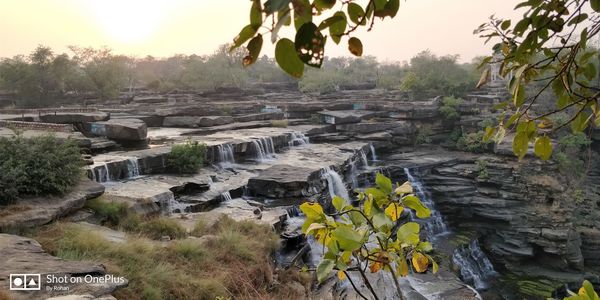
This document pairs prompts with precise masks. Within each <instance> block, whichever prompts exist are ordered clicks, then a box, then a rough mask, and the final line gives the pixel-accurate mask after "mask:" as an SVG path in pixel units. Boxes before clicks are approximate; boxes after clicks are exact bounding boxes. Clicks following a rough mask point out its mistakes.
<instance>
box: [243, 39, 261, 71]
mask: <svg viewBox="0 0 600 300" xmlns="http://www.w3.org/2000/svg"><path fill="white" fill-rule="evenodd" d="M262 45H263V37H262V35H261V34H258V35H257V36H255V37H254V38H253V39H251V40H250V42H249V43H248V46H247V47H246V48H247V49H248V55H246V57H244V61H243V65H244V67H247V66H249V65H251V64H253V63H255V62H256V61H257V60H258V56H259V55H260V51H261V49H262Z"/></svg>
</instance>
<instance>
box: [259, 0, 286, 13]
mask: <svg viewBox="0 0 600 300" xmlns="http://www.w3.org/2000/svg"><path fill="white" fill-rule="evenodd" d="M290 1H291V0H268V1H267V2H265V12H266V13H267V14H268V15H270V14H273V13H275V12H277V11H280V10H282V9H284V8H286V7H288V6H289V5H290Z"/></svg>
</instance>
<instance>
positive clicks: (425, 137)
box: [415, 125, 433, 145]
mask: <svg viewBox="0 0 600 300" xmlns="http://www.w3.org/2000/svg"><path fill="white" fill-rule="evenodd" d="M431 135H433V129H431V125H423V126H421V127H420V128H419V129H418V130H417V136H416V137H415V144H417V145H423V144H430V143H431Z"/></svg>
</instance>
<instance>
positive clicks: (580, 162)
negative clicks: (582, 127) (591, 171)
mask: <svg viewBox="0 0 600 300" xmlns="http://www.w3.org/2000/svg"><path fill="white" fill-rule="evenodd" d="M591 144H592V141H591V140H590V139H589V138H588V137H587V136H586V135H585V134H583V133H581V132H579V133H576V134H569V135H566V136H564V137H562V138H560V139H559V140H558V143H557V147H556V151H555V152H554V155H553V157H554V159H555V160H556V161H557V162H558V168H559V170H560V172H561V173H562V174H563V175H565V176H566V177H567V180H569V181H570V182H573V181H578V180H580V179H581V178H582V177H583V176H584V175H585V174H586V173H587V168H586V166H585V160H584V159H583V153H584V151H585V150H586V149H587V148H588V147H589V146H590V145H591Z"/></svg>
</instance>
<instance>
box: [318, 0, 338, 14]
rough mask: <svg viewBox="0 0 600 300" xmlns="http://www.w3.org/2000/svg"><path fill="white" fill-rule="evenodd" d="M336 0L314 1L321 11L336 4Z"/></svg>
mask: <svg viewBox="0 0 600 300" xmlns="http://www.w3.org/2000/svg"><path fill="white" fill-rule="evenodd" d="M335 1H336V0H315V2H313V4H314V6H315V8H316V9H317V10H319V11H322V10H325V9H330V8H332V7H333V6H334V5H335Z"/></svg>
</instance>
